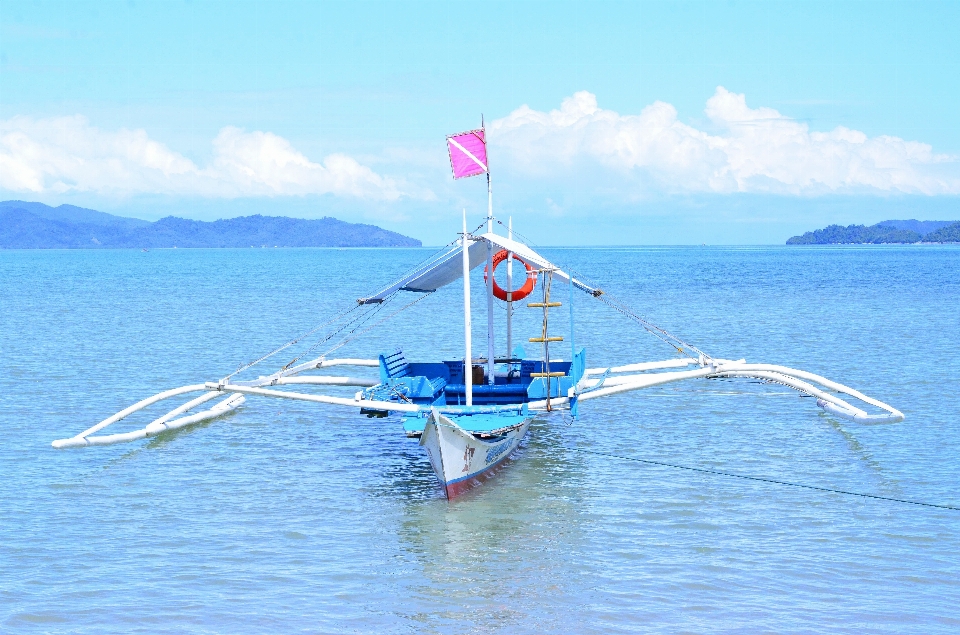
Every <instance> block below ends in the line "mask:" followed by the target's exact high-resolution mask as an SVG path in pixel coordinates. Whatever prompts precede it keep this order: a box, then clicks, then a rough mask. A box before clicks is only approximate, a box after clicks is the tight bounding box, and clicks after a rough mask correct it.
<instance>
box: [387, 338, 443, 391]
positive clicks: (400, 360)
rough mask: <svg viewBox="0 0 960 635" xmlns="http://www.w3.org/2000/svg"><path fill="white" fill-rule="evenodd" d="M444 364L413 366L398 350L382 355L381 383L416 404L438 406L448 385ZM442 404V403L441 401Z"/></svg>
mask: <svg viewBox="0 0 960 635" xmlns="http://www.w3.org/2000/svg"><path fill="white" fill-rule="evenodd" d="M445 372H446V367H445V366H444V365H443V364H411V363H409V362H408V361H407V359H406V357H404V355H403V351H402V350H400V349H397V350H396V351H394V352H393V353H390V354H388V355H380V383H381V384H384V385H387V386H389V387H390V388H391V389H393V390H395V391H396V392H398V393H399V394H402V395H403V396H404V397H406V398H407V399H409V400H410V401H412V402H414V403H420V404H422V403H426V404H436V403H437V401H438V400H442V398H443V389H444V388H445V387H446V385H447V378H446V377H445V376H444V375H445ZM441 403H442V401H441Z"/></svg>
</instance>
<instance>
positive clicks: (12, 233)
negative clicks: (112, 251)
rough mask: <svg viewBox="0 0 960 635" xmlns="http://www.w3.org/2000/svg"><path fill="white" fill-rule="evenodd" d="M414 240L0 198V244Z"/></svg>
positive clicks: (370, 228) (345, 229)
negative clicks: (144, 216) (149, 216)
mask: <svg viewBox="0 0 960 635" xmlns="http://www.w3.org/2000/svg"><path fill="white" fill-rule="evenodd" d="M419 246H421V242H420V241H419V240H417V239H415V238H410V237H408V236H403V235H402V234H398V233H396V232H392V231H387V230H385V229H381V228H380V227H376V226H375V225H361V224H355V223H347V222H344V221H341V220H337V219H336V218H330V217H325V218H319V219H315V220H307V219H302V218H287V217H283V216H260V215H256V216H244V217H240V218H231V219H227V220H217V221H213V222H204V221H195V220H187V219H184V218H177V217H175V216H168V217H166V218H161V219H160V220H158V221H156V222H154V223H151V222H149V221H144V220H140V219H136V218H124V217H121V216H113V215H111V214H105V213H103V212H98V211H95V210H89V209H84V208H82V207H73V206H71V205H61V206H59V207H49V206H47V205H43V204H42V203H29V202H25V201H4V202H0V248H3V249H53V248H73V249H79V248H83V249H97V248H100V249H102V248H162V247H181V248H182V247H419Z"/></svg>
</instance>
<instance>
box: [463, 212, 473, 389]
mask: <svg viewBox="0 0 960 635" xmlns="http://www.w3.org/2000/svg"><path fill="white" fill-rule="evenodd" d="M461 244H462V245H463V336H464V353H463V384H464V386H465V392H466V398H467V405H468V406H472V405H473V352H472V351H471V350H470V348H471V346H470V344H471V342H470V329H471V324H470V254H469V253H467V250H468V249H469V248H470V241H469V240H467V210H466V209H464V210H463V238H462V239H461Z"/></svg>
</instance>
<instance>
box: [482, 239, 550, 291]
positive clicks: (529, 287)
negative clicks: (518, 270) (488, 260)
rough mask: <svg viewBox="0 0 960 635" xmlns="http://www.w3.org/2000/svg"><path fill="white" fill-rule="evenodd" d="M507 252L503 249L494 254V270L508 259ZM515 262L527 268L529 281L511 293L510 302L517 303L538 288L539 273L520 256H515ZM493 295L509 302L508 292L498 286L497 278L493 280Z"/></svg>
mask: <svg viewBox="0 0 960 635" xmlns="http://www.w3.org/2000/svg"><path fill="white" fill-rule="evenodd" d="M507 255H508V254H507V250H506V249H501V250H500V251H498V252H497V253H495V254H493V270H494V271H496V270H497V266H498V265H499V264H500V263H501V262H503V261H504V260H506V259H507ZM513 259H514V260H519V261H520V262H522V263H523V266H524V267H526V268H527V281H526V282H524V283H523V286H522V287H520V288H519V289H517V290H516V291H511V292H510V302H516V301H517V300H522V299H524V298H525V297H527V296H528V295H530V294H531V293H533V288H534V287H535V286H537V272H536V270H535V269H534V268H533V267H532V266H530V263H529V262H527V261H526V260H524V259H523V258H521V257H520V256H518V255H517V254H513ZM487 274H488V271H487V267H484V268H483V281H484V282H486V281H487ZM493 295H494V296H495V297H497V298H499V299H501V300H503V301H505V302H506V301H507V290H506V289H503V288H502V287H501V286H500V285H499V284H497V278H496V276H494V278H493Z"/></svg>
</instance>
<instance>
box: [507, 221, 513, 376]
mask: <svg viewBox="0 0 960 635" xmlns="http://www.w3.org/2000/svg"><path fill="white" fill-rule="evenodd" d="M507 238H509V239H510V240H513V216H511V217H510V218H509V219H508V220H507ZM512 290H513V252H512V251H511V252H510V253H508V254H507V358H508V359H509V358H512V357H513V293H512Z"/></svg>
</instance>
